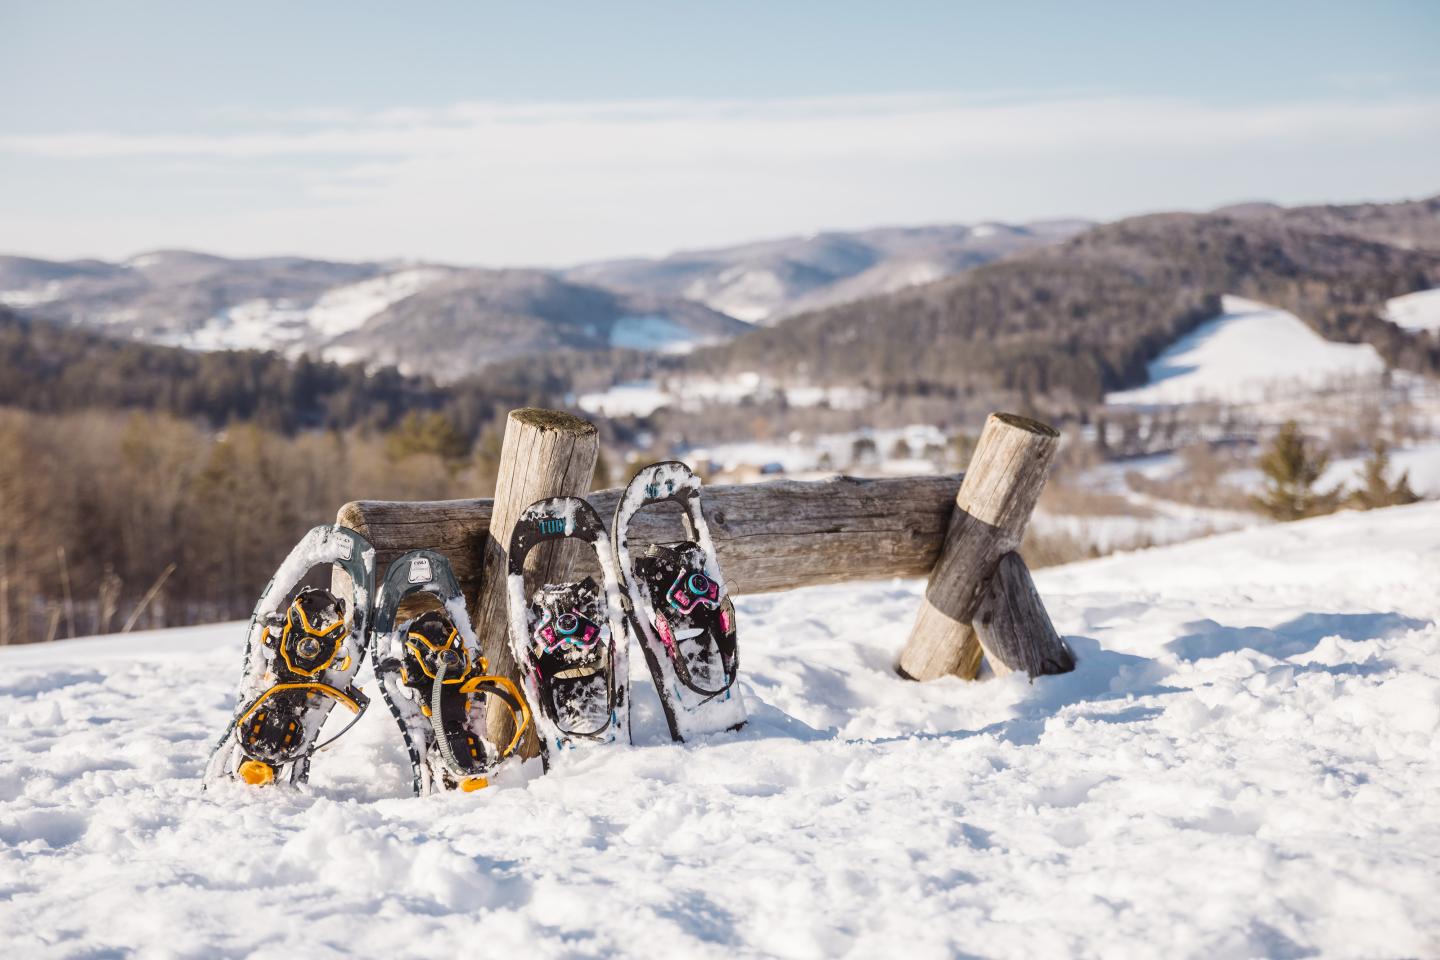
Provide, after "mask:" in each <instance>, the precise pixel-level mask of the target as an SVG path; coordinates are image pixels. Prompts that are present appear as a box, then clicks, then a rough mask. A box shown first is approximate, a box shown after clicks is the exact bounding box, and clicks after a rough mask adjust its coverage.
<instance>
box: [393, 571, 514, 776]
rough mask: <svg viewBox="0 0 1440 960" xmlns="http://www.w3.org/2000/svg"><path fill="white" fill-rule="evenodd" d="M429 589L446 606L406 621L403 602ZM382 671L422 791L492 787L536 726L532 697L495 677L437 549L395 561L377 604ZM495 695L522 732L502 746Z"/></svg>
mask: <svg viewBox="0 0 1440 960" xmlns="http://www.w3.org/2000/svg"><path fill="white" fill-rule="evenodd" d="M420 593H424V594H429V595H431V596H432V597H434V598H435V600H436V601H437V603H438V607H439V609H431V610H426V611H424V612H421V613H420V614H419V615H418V616H414V617H411V618H408V619H405V620H403V621H402V620H399V611H400V606H401V604H402V603H403V602H404V601H405V600H406V598H408V597H411V596H414V595H415V594H420ZM372 643H373V645H374V647H375V661H374V662H375V676H376V677H377V678H378V679H379V681H380V692H381V693H382V694H383V695H384V697H385V702H386V703H387V704H389V706H390V713H391V714H392V715H393V716H394V717H395V722H396V723H397V724H398V725H399V727H400V733H401V736H402V737H403V738H404V740H405V746H406V749H407V750H408V751H409V753H410V764H411V768H412V769H413V771H414V775H415V776H414V781H413V784H412V786H413V788H414V791H415V795H416V796H423V795H425V794H429V793H435V792H439V791H442V790H455V789H460V790H466V791H469V790H476V789H479V788H481V787H484V786H487V785H488V783H489V777H490V775H491V774H492V773H493V772H494V770H495V768H496V767H497V766H498V765H499V764H501V763H502V762H504V761H505V759H506V758H508V757H509V756H511V755H512V754H513V753H514V752H515V749H516V747H518V746H519V744H520V741H521V738H522V737H523V736H524V735H525V731H526V730H527V729H528V728H529V725H530V722H531V720H530V710H529V707H528V706H527V704H526V703H525V698H524V697H523V696H521V694H520V691H519V690H518V689H517V688H516V686H515V684H514V683H513V682H512V681H511V680H510V679H509V678H508V677H500V676H492V675H490V673H489V664H488V663H487V662H486V660H485V658H484V657H482V656H481V655H480V641H479V639H478V638H477V637H476V635H475V631H474V629H473V628H472V627H471V625H470V617H469V615H468V614H467V613H466V611H465V598H464V595H463V594H462V593H461V592H460V587H459V584H458V583H457V582H456V580H455V574H454V572H453V571H452V570H451V569H450V563H449V562H448V561H447V560H446V559H445V558H444V557H442V556H441V555H440V554H438V553H435V552H433V551H431V550H414V551H411V552H410V553H407V554H405V555H404V556H402V557H400V558H398V559H397V560H395V562H394V563H392V564H391V565H390V569H389V571H387V573H386V575H385V581H384V583H383V584H382V585H381V587H380V595H379V598H378V600H377V602H376V614H375V629H374V631H373V633H372ZM490 698H494V699H497V700H499V701H500V702H501V703H504V704H505V705H506V706H507V707H509V708H510V710H511V711H512V712H513V713H514V714H515V735H514V736H513V737H512V738H511V740H510V742H509V743H508V744H505V745H504V746H502V747H497V746H496V745H495V744H493V743H491V742H490V741H489V740H488V739H486V728H485V713H486V709H487V701H488V700H489V699H490Z"/></svg>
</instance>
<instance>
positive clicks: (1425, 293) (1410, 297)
mask: <svg viewBox="0 0 1440 960" xmlns="http://www.w3.org/2000/svg"><path fill="white" fill-rule="evenodd" d="M1385 306H1386V311H1385V316H1386V319H1388V320H1389V321H1390V322H1391V323H1393V324H1395V325H1397V326H1400V327H1404V328H1405V329H1406V330H1440V290H1421V291H1418V292H1416V293H1407V294H1406V295H1405V296H1403V297H1395V298H1394V299H1393V300H1391V301H1389V302H1388V303H1387V304H1386V305H1385Z"/></svg>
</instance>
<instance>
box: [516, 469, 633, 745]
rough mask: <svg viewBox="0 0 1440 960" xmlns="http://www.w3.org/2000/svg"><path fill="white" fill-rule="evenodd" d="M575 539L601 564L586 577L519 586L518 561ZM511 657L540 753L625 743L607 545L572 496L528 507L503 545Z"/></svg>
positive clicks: (625, 689)
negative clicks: (530, 709)
mask: <svg viewBox="0 0 1440 960" xmlns="http://www.w3.org/2000/svg"><path fill="white" fill-rule="evenodd" d="M564 539H574V540H578V541H580V542H582V543H585V544H587V545H588V546H589V547H590V548H591V549H592V550H594V551H595V553H596V556H597V558H598V559H599V561H600V570H601V581H602V582H601V583H596V582H595V579H594V578H593V577H586V578H585V579H583V580H580V581H577V582H573V583H562V584H546V585H544V586H541V587H540V588H539V589H538V590H536V591H534V593H529V592H528V591H527V589H526V586H525V558H526V556H528V555H529V553H530V551H531V550H533V549H534V548H535V547H536V546H538V545H540V544H542V543H546V542H549V541H555V540H564ZM507 579H508V584H507V587H508V591H509V606H510V650H511V653H512V654H513V655H514V657H515V662H516V663H517V664H518V665H519V667H520V675H521V678H522V680H523V682H524V685H525V689H526V694H527V695H528V696H529V698H530V702H531V703H532V704H534V705H535V713H536V718H535V721H536V726H537V728H538V729H539V731H540V734H541V738H540V739H541V751H542V755H543V756H544V757H545V760H546V763H547V764H548V763H549V761H550V759H551V753H552V752H559V751H562V750H566V749H570V748H573V747H577V746H580V745H582V744H586V743H593V744H599V743H613V742H617V741H623V742H629V739H630V706H629V669H628V648H629V634H628V633H627V632H626V629H625V622H624V619H623V617H622V616H621V612H620V604H619V593H618V584H617V582H616V579H615V574H614V568H613V566H612V563H611V557H610V544H609V538H608V537H606V535H605V527H604V524H603V523H602V522H601V520H600V518H599V516H597V515H596V513H595V510H594V508H592V507H591V506H590V504H588V503H586V502H585V501H584V500H582V499H580V498H578V497H553V498H551V499H549V500H541V501H539V502H537V503H534V504H531V505H530V506H529V507H528V508H527V509H526V510H525V512H524V513H522V514H521V515H520V519H519V520H517V521H516V523H515V529H514V532H513V534H512V535H511V538H510V551H509V572H508V577H507Z"/></svg>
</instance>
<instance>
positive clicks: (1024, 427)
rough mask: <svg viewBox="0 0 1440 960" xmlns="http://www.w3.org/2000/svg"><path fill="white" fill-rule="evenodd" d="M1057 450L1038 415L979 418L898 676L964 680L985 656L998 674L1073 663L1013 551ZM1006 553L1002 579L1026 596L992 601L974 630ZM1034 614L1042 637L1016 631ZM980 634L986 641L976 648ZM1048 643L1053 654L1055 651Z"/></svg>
mask: <svg viewBox="0 0 1440 960" xmlns="http://www.w3.org/2000/svg"><path fill="white" fill-rule="evenodd" d="M1059 447H1060V434H1059V433H1058V432H1057V431H1056V430H1055V428H1053V427H1051V426H1049V425H1047V424H1044V423H1040V422H1039V421H1037V420H1031V419H1030V418H1028V417H1021V416H1017V415H1015V414H1010V413H995V414H991V415H990V417H989V419H987V420H986V421H985V429H984V431H982V432H981V434H980V440H979V442H978V443H977V444H976V445H975V453H974V455H973V456H972V457H971V459H970V467H969V469H968V470H966V471H965V479H964V481H963V482H962V483H961V484H960V491H959V493H957V494H956V496H955V510H954V513H952V514H951V517H950V526H949V529H948V530H947V532H946V534H945V545H944V547H943V548H942V549H941V552H940V559H939V561H937V562H936V564H935V569H934V570H932V571H931V573H930V582H929V584H928V585H927V586H926V588H925V597H924V599H923V600H922V601H921V605H920V614H919V616H918V617H917V618H916V621H915V626H914V628H913V629H912V630H911V632H910V639H909V641H908V642H907V643H906V645H905V649H904V650H903V651H902V652H901V654H900V662H899V664H898V669H899V672H900V673H901V675H902V676H906V677H909V678H911V679H913V680H933V679H935V678H937V677H943V676H946V675H948V674H952V673H953V674H958V675H960V676H962V677H964V678H966V679H969V680H973V679H974V678H975V676H976V675H977V674H978V673H979V671H980V659H981V656H982V654H984V653H988V654H990V659H991V662H992V666H994V668H995V669H996V671H997V672H1002V673H1008V672H1010V671H1011V670H1019V669H1026V668H1027V666H1028V665H1029V664H1030V663H1032V662H1033V663H1036V664H1041V663H1046V662H1053V663H1055V664H1056V665H1057V666H1058V665H1062V664H1064V663H1066V662H1068V663H1069V665H1070V667H1071V668H1073V665H1074V661H1073V658H1070V656H1069V651H1068V650H1067V649H1065V647H1064V644H1063V643H1061V642H1060V639H1059V637H1058V636H1057V635H1055V630H1054V627H1050V626H1049V623H1050V621H1049V617H1048V616H1047V615H1046V614H1045V610H1044V607H1043V606H1041V605H1040V602H1039V595H1038V594H1035V593H1034V586H1033V584H1031V583H1030V577H1029V571H1028V570H1025V569H1024V563H1023V561H1021V560H1020V558H1019V556H1018V555H1014V551H1015V550H1016V549H1018V548H1019V546H1020V540H1021V538H1022V537H1023V536H1024V534H1025V524H1026V523H1027V522H1028V521H1029V519H1030V513H1031V512H1032V511H1033V510H1034V509H1035V502H1036V501H1037V500H1038V499H1039V498H1040V491H1041V490H1042V489H1044V487H1045V480H1046V478H1047V476H1048V475H1049V472H1050V465H1051V463H1052V462H1053V461H1054V459H1055V454H1056V452H1057V451H1058V449H1059ZM1007 555H1013V556H1014V558H1013V560H1006V564H1005V566H1006V570H1007V574H1008V577H1007V579H1008V580H1010V581H1016V580H1017V578H1018V579H1019V580H1020V581H1023V584H1026V585H1028V590H1029V592H1028V593H1025V592H1024V591H1021V593H1024V594H1025V595H1024V596H1023V597H1021V598H1020V599H1018V600H1017V599H1016V598H1015V597H1013V596H1011V595H1010V594H1009V593H1004V595H1003V596H1002V597H1001V599H1002V600H1003V601H1004V602H1003V603H992V604H991V605H990V607H988V608H987V613H988V614H989V618H988V620H989V622H988V623H986V624H985V625H984V627H985V630H986V632H985V634H983V635H981V636H979V637H977V636H976V630H975V628H974V627H973V626H972V621H974V619H975V617H976V614H977V612H978V611H979V609H980V607H981V605H982V603H983V602H984V601H985V600H986V598H987V595H988V593H989V591H990V590H991V589H992V588H991V582H992V580H993V579H994V578H995V576H996V572H997V570H998V569H999V568H1000V566H1001V560H1002V558H1005V557H1006V556H1007ZM1017 565H1018V570H1019V571H1023V577H1021V576H1020V574H1019V573H1018V572H1017ZM994 589H996V590H998V591H1001V592H1002V593H1003V592H1004V591H1005V590H1007V589H1008V587H1007V586H1006V583H1004V582H1002V583H1000V584H997V585H996V587H995V588H994ZM1007 605H1008V606H1007ZM1012 607H1013V609H1012ZM1042 620H1043V623H1044V625H1045V626H1046V627H1048V634H1047V633H1046V632H1045V631H1044V630H1041V631H1039V633H1040V635H1039V636H1028V635H1027V636H1019V635H1017V631H1030V630H1031V629H1032V628H1033V627H1034V626H1035V625H1036V624H1038V623H1039V622H1040V621H1042ZM986 640H988V641H989V642H988V643H987V644H986V646H985V647H984V648H983V649H982V646H981V644H982V641H986ZM1057 646H1058V647H1059V650H1058V651H1057V650H1056V649H1054V648H1055V647H1057Z"/></svg>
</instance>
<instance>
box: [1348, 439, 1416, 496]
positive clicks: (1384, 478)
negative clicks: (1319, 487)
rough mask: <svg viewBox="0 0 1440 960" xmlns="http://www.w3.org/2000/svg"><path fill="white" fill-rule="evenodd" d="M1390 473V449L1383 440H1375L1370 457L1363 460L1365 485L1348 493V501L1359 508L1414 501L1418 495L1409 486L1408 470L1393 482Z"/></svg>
mask: <svg viewBox="0 0 1440 960" xmlns="http://www.w3.org/2000/svg"><path fill="white" fill-rule="evenodd" d="M1389 474H1390V449H1389V447H1387V446H1386V445H1385V441H1383V440H1376V441H1375V445H1374V446H1372V447H1371V448H1370V457H1369V458H1368V459H1367V460H1366V461H1365V478H1364V480H1365V485H1364V486H1362V487H1360V488H1359V489H1358V490H1356V491H1354V492H1353V493H1351V494H1350V503H1351V504H1352V505H1353V506H1355V507H1358V508H1359V509H1361V510H1374V509H1375V508H1376V507H1397V506H1403V505H1404V504H1407V503H1414V502H1415V501H1417V500H1419V499H1420V497H1419V496H1417V495H1416V493H1415V491H1414V490H1412V489H1411V488H1410V471H1408V470H1406V471H1403V472H1402V473H1401V474H1400V478H1399V479H1398V480H1396V481H1395V482H1394V483H1393V484H1392V483H1390V481H1389V479H1388V477H1389Z"/></svg>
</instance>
